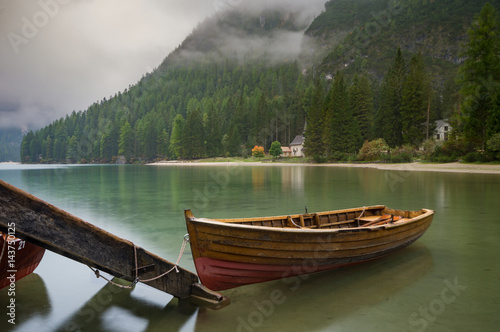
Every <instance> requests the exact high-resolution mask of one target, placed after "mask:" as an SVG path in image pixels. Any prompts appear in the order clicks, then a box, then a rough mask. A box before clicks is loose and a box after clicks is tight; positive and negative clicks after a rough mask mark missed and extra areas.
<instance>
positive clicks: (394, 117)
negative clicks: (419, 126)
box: [375, 48, 406, 147]
mask: <svg viewBox="0 0 500 332" xmlns="http://www.w3.org/2000/svg"><path fill="white" fill-rule="evenodd" d="M405 70H406V69H405V61H404V58H403V52H402V51H401V48H398V51H397V54H396V59H395V60H394V64H393V65H392V67H391V69H390V70H389V71H388V73H387V74H386V76H385V78H384V81H383V83H382V92H381V94H382V96H381V102H380V104H381V105H380V109H379V111H378V113H377V116H376V119H375V137H379V138H383V139H384V140H385V141H386V142H387V144H388V145H389V146H391V147H396V146H401V145H402V144H403V134H402V131H403V128H402V127H403V125H402V121H401V104H402V100H403V83H404V81H405V76H406V74H405Z"/></svg>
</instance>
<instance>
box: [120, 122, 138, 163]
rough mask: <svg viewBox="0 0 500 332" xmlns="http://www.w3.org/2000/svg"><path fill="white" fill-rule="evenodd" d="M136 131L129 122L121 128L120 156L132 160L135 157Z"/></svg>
mask: <svg viewBox="0 0 500 332" xmlns="http://www.w3.org/2000/svg"><path fill="white" fill-rule="evenodd" d="M134 143H135V140H134V131H133V129H132V126H131V125H130V123H129V122H128V121H126V122H125V123H124V124H123V126H122V127H121V128H120V140H119V142H118V154H119V155H120V156H125V158H127V159H130V158H132V156H133V155H134Z"/></svg>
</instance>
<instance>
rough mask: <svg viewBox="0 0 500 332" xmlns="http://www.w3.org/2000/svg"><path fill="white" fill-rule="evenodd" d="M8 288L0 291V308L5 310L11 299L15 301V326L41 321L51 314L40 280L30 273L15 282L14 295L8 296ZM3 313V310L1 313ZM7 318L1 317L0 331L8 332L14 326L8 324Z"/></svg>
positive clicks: (44, 289) (43, 286)
mask: <svg viewBox="0 0 500 332" xmlns="http://www.w3.org/2000/svg"><path fill="white" fill-rule="evenodd" d="M8 291H9V288H8V287H6V288H4V289H2V290H0V308H6V307H7V305H9V303H10V301H11V299H14V300H15V305H16V310H15V317H14V318H15V319H14V321H15V322H16V325H17V326H19V325H23V323H25V322H28V321H30V320H31V321H35V320H43V319H45V318H46V317H48V316H49V315H50V313H51V310H52V306H51V303H50V299H49V296H48V293H47V288H46V287H45V283H44V282H43V280H42V278H41V277H40V276H39V275H38V274H36V273H32V274H30V275H28V276H26V277H24V278H23V279H21V280H18V281H17V282H16V288H15V294H9V292H8ZM1 312H2V313H4V310H2V311H1ZM7 317H8V316H6V315H5V314H3V315H2V317H1V319H0V331H9V330H11V329H12V328H13V327H15V326H16V325H12V324H10V323H8V319H9V318H7Z"/></svg>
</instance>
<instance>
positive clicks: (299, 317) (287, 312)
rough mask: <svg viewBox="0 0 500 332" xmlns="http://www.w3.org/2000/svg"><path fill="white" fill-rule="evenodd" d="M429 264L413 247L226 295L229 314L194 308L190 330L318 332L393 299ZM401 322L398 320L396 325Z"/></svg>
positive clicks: (420, 249)
mask: <svg viewBox="0 0 500 332" xmlns="http://www.w3.org/2000/svg"><path fill="white" fill-rule="evenodd" d="M433 265H434V263H433V258H432V255H431V253H430V251H429V250H428V249H427V248H426V247H425V246H422V245H414V246H413V247H409V248H407V249H405V250H402V251H401V252H398V253H395V254H393V255H391V256H389V257H386V258H383V259H380V260H377V261H373V262H369V263H365V264H360V265H357V266H354V267H347V268H343V269H339V270H335V271H329V272H323V273H317V274H313V275H309V276H307V275H306V276H301V277H294V278H289V279H283V280H279V281H275V282H269V283H265V284H260V285H251V286H246V287H241V288H239V289H234V290H231V291H226V292H225V295H227V296H229V297H230V298H231V299H232V304H231V306H232V307H233V308H232V310H231V312H229V311H224V310H223V311H219V312H210V311H208V312H207V311H205V310H200V313H199V314H198V316H197V320H196V331H218V328H217V326H216V324H214V322H216V321H217V320H218V321H221V322H224V326H225V330H229V331H254V330H255V331H257V330H259V331H260V330H265V331H273V330H274V331H277V330H283V329H293V327H294V326H295V327H298V326H301V327H305V326H307V330H309V331H319V330H322V329H325V328H328V326H330V325H332V324H335V323H336V321H342V320H345V319H349V318H350V317H352V316H356V315H357V314H358V312H359V311H360V310H362V309H363V308H366V307H375V306H376V305H378V304H379V303H381V302H385V301H387V299H389V298H392V297H394V296H395V295H396V294H398V293H399V292H401V291H402V290H404V289H405V288H408V287H411V285H412V284H414V283H417V282H419V280H421V279H422V278H423V277H425V276H426V275H427V274H428V273H429V271H431V269H432V268H433ZM394 315H395V317H398V315H400V314H398V313H395V314H394ZM405 318H406V317H404V316H403V317H400V316H399V319H400V320H402V321H405ZM285 326H286V328H285Z"/></svg>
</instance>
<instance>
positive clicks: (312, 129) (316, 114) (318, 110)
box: [304, 77, 325, 160]
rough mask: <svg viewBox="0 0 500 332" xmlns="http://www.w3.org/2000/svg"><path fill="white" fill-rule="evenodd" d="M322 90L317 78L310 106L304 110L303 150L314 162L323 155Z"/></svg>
mask: <svg viewBox="0 0 500 332" xmlns="http://www.w3.org/2000/svg"><path fill="white" fill-rule="evenodd" d="M323 91H324V88H323V84H322V82H321V80H320V78H319V77H316V79H315V81H314V88H313V90H312V98H311V100H310V106H309V107H308V109H306V131H305V135H304V136H305V142H304V148H305V153H306V155H307V156H311V157H313V158H315V159H316V160H318V159H321V158H322V156H323V155H324V153H325V147H324V145H323V126H324V115H323V101H324V92H323Z"/></svg>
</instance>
